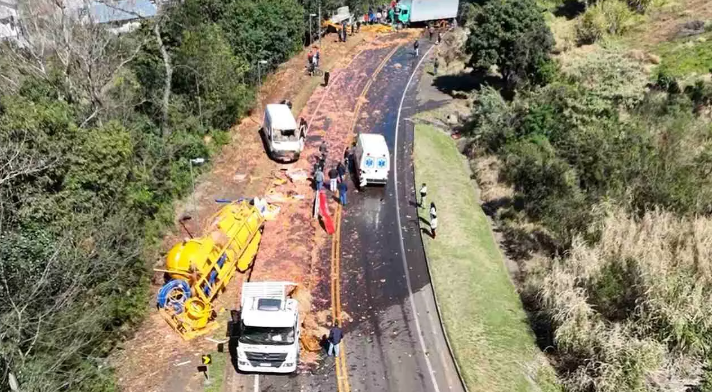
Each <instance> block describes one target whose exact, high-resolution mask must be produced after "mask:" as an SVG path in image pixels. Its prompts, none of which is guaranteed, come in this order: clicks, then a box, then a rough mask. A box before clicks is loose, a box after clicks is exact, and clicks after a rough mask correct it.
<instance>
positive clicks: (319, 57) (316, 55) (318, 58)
mask: <svg viewBox="0 0 712 392" xmlns="http://www.w3.org/2000/svg"><path fill="white" fill-rule="evenodd" d="M319 60H321V52H320V51H319V48H316V53H314V62H315V63H316V66H317V68H318V67H319Z"/></svg>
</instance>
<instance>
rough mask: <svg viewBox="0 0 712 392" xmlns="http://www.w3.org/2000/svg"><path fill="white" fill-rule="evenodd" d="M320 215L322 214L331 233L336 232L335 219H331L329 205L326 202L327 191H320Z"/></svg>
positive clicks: (327, 230) (326, 227)
mask: <svg viewBox="0 0 712 392" xmlns="http://www.w3.org/2000/svg"><path fill="white" fill-rule="evenodd" d="M319 215H320V216H321V220H322V222H324V228H325V229H326V232H327V233H329V234H334V231H336V228H335V227H334V220H333V219H331V215H329V205H328V204H327V202H326V192H325V191H321V192H319Z"/></svg>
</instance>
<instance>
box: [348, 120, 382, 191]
mask: <svg viewBox="0 0 712 392" xmlns="http://www.w3.org/2000/svg"><path fill="white" fill-rule="evenodd" d="M390 157H391V156H390V153H389V152H388V144H387V143H386V138H384V137H383V135H379V134H376V133H361V134H359V135H358V139H357V140H356V147H355V149H354V165H355V166H356V175H357V177H358V183H359V186H360V187H365V186H366V185H368V184H380V185H385V184H386V183H388V172H389V171H390V169H391V158H390Z"/></svg>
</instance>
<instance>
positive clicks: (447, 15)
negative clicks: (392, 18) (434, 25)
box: [396, 0, 460, 25]
mask: <svg viewBox="0 0 712 392" xmlns="http://www.w3.org/2000/svg"><path fill="white" fill-rule="evenodd" d="M459 6H460V1H459V0H401V1H400V3H398V6H397V7H396V15H397V19H398V22H399V23H400V24H403V25H408V24H410V23H415V22H427V21H431V20H443V19H446V20H447V19H454V18H456V17H457V10H458V8H459Z"/></svg>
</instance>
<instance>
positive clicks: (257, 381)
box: [255, 374, 260, 392]
mask: <svg viewBox="0 0 712 392" xmlns="http://www.w3.org/2000/svg"><path fill="white" fill-rule="evenodd" d="M255 392H260V375H259V374H255Z"/></svg>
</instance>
